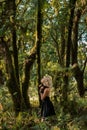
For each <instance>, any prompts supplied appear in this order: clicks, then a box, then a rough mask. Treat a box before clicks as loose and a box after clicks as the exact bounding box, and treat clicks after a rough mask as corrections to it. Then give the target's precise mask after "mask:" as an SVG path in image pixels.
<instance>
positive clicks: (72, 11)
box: [63, 0, 76, 110]
mask: <svg viewBox="0 0 87 130" xmlns="http://www.w3.org/2000/svg"><path fill="white" fill-rule="evenodd" d="M75 3H76V0H72V1H70V19H69V26H68V39H67V46H66V68H68V67H69V65H70V50H71V45H72V40H71V36H72V27H73V17H74V9H75ZM67 71H68V70H66V72H65V76H64V86H63V100H64V110H65V108H67V103H68V95H67V92H68V75H67Z"/></svg>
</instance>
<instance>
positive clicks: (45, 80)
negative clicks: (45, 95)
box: [42, 74, 52, 87]
mask: <svg viewBox="0 0 87 130" xmlns="http://www.w3.org/2000/svg"><path fill="white" fill-rule="evenodd" d="M42 80H43V84H44V85H46V82H47V83H48V86H49V87H52V77H51V76H50V75H47V74H46V75H45V76H44V77H43V78H42Z"/></svg>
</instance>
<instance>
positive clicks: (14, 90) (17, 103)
mask: <svg viewBox="0 0 87 130" xmlns="http://www.w3.org/2000/svg"><path fill="white" fill-rule="evenodd" d="M2 44H3V46H4V48H5V52H6V58H7V68H8V84H7V85H8V89H9V92H10V94H11V96H12V100H13V104H14V110H15V114H16V116H17V115H18V113H19V112H20V111H22V108H23V107H24V106H23V105H24V102H23V98H22V95H21V91H20V89H19V85H18V82H17V79H16V75H15V71H14V67H13V65H12V58H11V54H10V51H9V48H8V45H7V44H8V43H6V42H5V41H4V40H3V38H2Z"/></svg>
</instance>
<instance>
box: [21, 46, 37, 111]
mask: <svg viewBox="0 0 87 130" xmlns="http://www.w3.org/2000/svg"><path fill="white" fill-rule="evenodd" d="M36 49H37V46H36V44H35V46H34V47H33V49H32V50H31V53H30V56H29V57H28V58H27V59H26V61H25V78H24V82H23V83H22V95H23V98H24V102H25V105H26V108H27V109H29V108H30V102H29V96H28V89H29V80H30V71H31V69H32V67H33V63H34V61H35V59H36Z"/></svg>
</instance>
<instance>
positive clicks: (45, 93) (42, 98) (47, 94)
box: [40, 88, 50, 100]
mask: <svg viewBox="0 0 87 130" xmlns="http://www.w3.org/2000/svg"><path fill="white" fill-rule="evenodd" d="M49 93H50V88H46V89H45V90H44V93H40V96H41V100H44V99H45V97H46V96H49Z"/></svg>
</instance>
